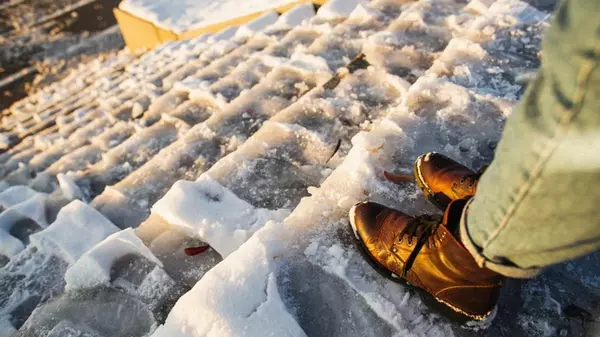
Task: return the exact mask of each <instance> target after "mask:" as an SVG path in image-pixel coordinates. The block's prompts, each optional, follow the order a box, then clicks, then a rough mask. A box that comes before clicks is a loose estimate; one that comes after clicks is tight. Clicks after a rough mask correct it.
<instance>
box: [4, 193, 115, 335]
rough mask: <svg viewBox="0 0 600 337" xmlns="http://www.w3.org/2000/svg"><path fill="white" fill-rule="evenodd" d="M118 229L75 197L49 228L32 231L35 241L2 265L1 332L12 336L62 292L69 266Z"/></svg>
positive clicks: (32, 237) (32, 239)
mask: <svg viewBox="0 0 600 337" xmlns="http://www.w3.org/2000/svg"><path fill="white" fill-rule="evenodd" d="M116 231H117V228H116V227H115V226H114V225H113V224H112V223H110V221H108V220H106V219H105V218H104V217H103V216H102V215H101V214H99V213H98V212H97V211H95V210H94V209H93V208H91V207H89V206H87V205H85V204H83V203H81V202H80V201H74V202H72V203H71V204H69V205H68V206H65V207H64V208H63V209H62V210H61V211H60V213H59V214H58V216H57V219H56V221H54V222H53V223H52V224H51V225H49V226H48V227H47V228H46V229H44V230H43V231H40V232H37V233H36V234H34V235H31V236H30V237H29V239H30V240H31V244H29V245H28V247H27V248H26V249H25V250H22V251H21V252H20V253H18V254H16V255H14V256H13V257H12V258H11V260H10V261H9V262H8V264H7V265H6V266H4V268H2V269H0V284H1V285H2V288H3V289H4V290H6V291H3V292H2V294H1V297H0V317H1V319H2V321H3V323H4V324H3V328H2V330H1V332H0V335H1V336H3V337H4V336H10V335H11V330H13V331H14V329H18V328H20V327H21V325H22V324H23V323H24V322H25V320H26V319H27V318H28V317H29V315H30V314H31V312H32V311H33V310H34V309H35V308H36V307H37V306H38V305H39V304H41V303H44V302H46V301H48V300H49V299H50V298H52V297H54V296H55V295H57V294H60V293H62V291H63V289H64V286H65V281H64V275H65V272H66V270H67V268H68V266H69V265H71V264H73V263H75V262H76V261H77V260H78V259H79V257H80V256H81V255H83V253H85V252H86V251H87V250H89V249H90V248H92V247H93V246H94V245H95V244H97V243H98V242H100V241H102V240H103V239H104V238H106V237H107V236H108V235H110V234H112V233H114V232H116ZM3 235H5V234H4V233H3Z"/></svg>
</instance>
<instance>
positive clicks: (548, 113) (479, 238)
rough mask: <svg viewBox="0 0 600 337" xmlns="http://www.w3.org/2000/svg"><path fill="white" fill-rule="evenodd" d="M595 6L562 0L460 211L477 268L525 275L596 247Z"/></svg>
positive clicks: (599, 69)
mask: <svg viewBox="0 0 600 337" xmlns="http://www.w3.org/2000/svg"><path fill="white" fill-rule="evenodd" d="M599 18H600V1H598V0H573V1H564V2H563V3H561V5H560V6H559V8H558V11H557V12H556V14H555V17H554V18H553V22H552V25H551V27H550V28H549V29H548V31H547V33H546V37H545V40H544V43H543V49H542V50H543V55H542V59H543V61H542V67H541V69H540V72H539V74H538V76H537V78H536V80H535V82H534V83H532V84H531V85H530V87H529V88H528V90H527V92H526V94H525V97H524V99H523V101H522V102H521V104H520V106H519V108H518V110H517V111H515V113H514V114H513V115H512V116H511V117H510V118H509V120H508V122H507V125H506V127H505V130H504V133H503V136H502V140H501V142H500V144H499V145H498V148H497V150H496V156H495V159H494V161H493V162H492V164H491V165H490V167H489V168H488V169H487V171H486V172H485V174H484V175H483V176H482V177H481V179H480V181H479V185H478V188H477V193H476V195H475V197H474V198H473V199H472V201H471V202H470V204H469V205H468V207H467V209H466V210H465V212H464V214H463V219H462V220H463V221H462V226H461V239H462V241H463V243H464V244H465V246H466V247H467V249H468V250H469V251H470V252H471V254H473V255H474V257H475V259H476V260H477V262H478V264H479V265H480V266H484V265H485V266H486V267H488V268H490V269H492V270H495V271H497V272H500V273H502V274H505V275H507V276H515V277H528V276H532V275H534V274H535V273H536V272H537V271H539V268H543V267H546V266H549V265H552V264H555V263H559V262H562V261H566V260H570V259H574V258H577V257H579V256H582V255H586V254H589V253H591V252H593V251H595V250H597V249H598V248H600V66H599V62H600V19H599Z"/></svg>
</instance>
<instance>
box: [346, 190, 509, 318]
mask: <svg viewBox="0 0 600 337" xmlns="http://www.w3.org/2000/svg"><path fill="white" fill-rule="evenodd" d="M465 204H466V200H457V201H454V202H452V203H451V205H450V207H448V209H447V210H446V213H445V214H444V216H443V218H442V217H441V216H438V217H437V218H436V217H431V216H419V217H413V216H409V215H406V214H404V213H402V212H399V211H396V210H393V209H390V208H387V207H385V206H382V205H379V204H375V203H370V202H365V203H360V204H357V205H355V206H354V207H353V208H352V209H351V210H350V223H351V225H352V228H353V230H354V234H355V236H356V238H357V239H358V244H359V247H360V248H361V250H362V252H363V254H364V255H365V257H366V259H367V261H368V262H369V263H370V264H371V265H372V266H373V267H374V268H375V269H376V270H377V271H379V272H380V273H381V274H382V275H384V276H386V277H388V278H389V279H391V280H393V281H396V282H402V281H407V282H408V283H410V284H412V285H413V286H415V287H418V288H420V289H422V290H424V291H425V292H427V293H428V294H430V295H432V296H433V298H435V299H436V300H437V302H439V303H441V304H443V305H444V306H445V307H446V309H448V308H449V309H451V310H450V311H451V312H453V313H454V314H458V318H462V320H463V321H467V320H477V321H483V320H487V319H488V318H491V317H493V314H494V313H495V308H496V303H497V301H498V295H499V292H500V287H501V286H502V280H503V276H501V275H500V274H497V273H495V272H493V271H491V270H489V269H486V268H480V267H479V266H478V265H477V263H476V262H475V260H474V259H473V257H472V256H471V254H470V253H469V252H468V251H467V250H466V249H465V248H464V247H463V245H462V244H461V243H460V242H459V241H458V240H457V239H456V238H455V237H454V235H453V234H452V232H454V230H455V228H456V227H457V226H458V222H459V221H460V216H461V214H462V210H463V208H464V206H465ZM426 298H427V297H425V299H426ZM444 306H442V307H444ZM446 311H448V310H446Z"/></svg>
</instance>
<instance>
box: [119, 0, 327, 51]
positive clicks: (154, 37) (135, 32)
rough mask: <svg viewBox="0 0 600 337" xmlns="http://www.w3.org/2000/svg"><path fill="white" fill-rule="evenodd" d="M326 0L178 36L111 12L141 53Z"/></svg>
mask: <svg viewBox="0 0 600 337" xmlns="http://www.w3.org/2000/svg"><path fill="white" fill-rule="evenodd" d="M326 2H327V0H298V1H295V2H292V3H289V4H287V5H283V6H280V7H275V8H271V9H267V10H264V11H260V12H256V13H253V14H249V15H245V16H241V17H237V18H234V19H231V20H227V21H224V22H221V23H217V24H212V25H208V26H205V27H201V28H198V29H193V30H189V31H186V32H183V33H180V34H176V33H175V32H173V31H170V30H167V29H163V28H160V27H157V26H156V25H154V24H153V23H151V22H149V21H146V20H144V19H142V18H139V17H137V16H135V15H133V14H130V13H128V12H125V11H123V10H121V9H119V8H115V9H114V10H113V12H114V14H115V17H116V18H117V22H118V23H119V28H120V29H121V33H122V34H123V39H124V40H125V44H126V45H127V47H128V48H129V49H130V50H131V51H133V52H142V51H146V50H150V49H154V48H155V47H156V46H158V45H159V44H162V43H164V42H167V41H173V40H182V39H190V38H193V37H196V36H199V35H202V34H207V33H216V32H218V31H221V30H223V29H225V28H227V27H231V26H241V25H243V24H245V23H247V22H249V21H252V20H254V19H256V18H258V17H259V16H261V15H262V14H264V13H265V12H267V11H269V10H275V11H277V12H278V13H280V14H281V13H285V12H287V11H289V10H291V9H292V8H294V7H296V6H297V5H300V4H304V3H314V4H316V5H323V4H325V3H326Z"/></svg>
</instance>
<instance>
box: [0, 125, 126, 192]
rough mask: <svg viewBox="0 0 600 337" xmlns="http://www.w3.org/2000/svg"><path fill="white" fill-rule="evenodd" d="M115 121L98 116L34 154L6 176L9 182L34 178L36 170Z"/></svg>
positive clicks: (41, 169) (73, 148) (76, 147)
mask: <svg viewBox="0 0 600 337" xmlns="http://www.w3.org/2000/svg"><path fill="white" fill-rule="evenodd" d="M114 123H115V121H114V120H112V119H109V118H97V119H94V120H93V121H91V122H90V123H88V124H87V125H85V126H83V127H81V128H79V129H77V130H76V131H75V132H73V134H71V135H70V136H69V137H68V138H66V139H65V141H64V142H60V143H57V144H55V145H53V146H50V147H49V148H46V149H43V150H42V151H41V152H39V153H37V154H36V155H35V156H33V157H32V158H31V159H30V160H29V162H28V163H27V164H26V165H25V166H23V167H21V168H20V169H18V170H16V171H15V172H13V173H11V174H9V175H8V176H6V177H5V178H4V180H5V181H6V182H8V183H9V184H18V183H25V181H23V178H25V179H27V178H32V177H33V176H35V173H36V172H41V171H43V170H45V169H46V168H47V167H48V166H50V165H52V164H53V163H54V162H56V161H57V160H59V159H60V158H61V157H62V156H63V155H65V154H68V153H70V152H72V151H74V150H76V149H78V148H79V147H81V146H83V145H84V144H86V143H87V142H88V139H89V138H92V137H94V136H96V135H99V134H100V133H102V132H103V131H104V130H106V129H108V128H110V127H111V126H112V125H113V124H114Z"/></svg>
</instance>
